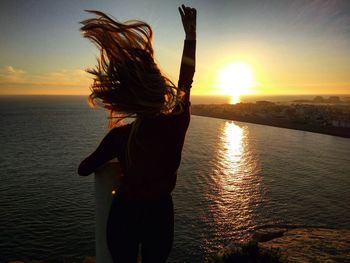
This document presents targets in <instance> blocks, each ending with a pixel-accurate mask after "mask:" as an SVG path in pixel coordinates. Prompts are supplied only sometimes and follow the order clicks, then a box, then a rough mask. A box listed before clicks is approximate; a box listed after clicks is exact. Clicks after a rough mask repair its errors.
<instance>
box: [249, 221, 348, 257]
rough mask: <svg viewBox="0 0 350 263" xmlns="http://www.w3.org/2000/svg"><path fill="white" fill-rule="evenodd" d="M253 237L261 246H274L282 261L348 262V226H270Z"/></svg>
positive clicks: (271, 247)
mask: <svg viewBox="0 0 350 263" xmlns="http://www.w3.org/2000/svg"><path fill="white" fill-rule="evenodd" d="M255 238H256V239H257V241H258V244H259V247H261V248H264V249H278V250H279V251H280V254H281V258H284V259H285V260H286V262H327V263H328V262H350V229H330V228H319V227H293V228H289V227H271V228H265V229H261V230H258V231H257V232H256V233H255Z"/></svg>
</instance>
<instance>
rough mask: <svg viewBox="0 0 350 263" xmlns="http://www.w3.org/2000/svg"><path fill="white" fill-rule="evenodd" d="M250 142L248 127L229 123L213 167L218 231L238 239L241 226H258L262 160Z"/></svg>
mask: <svg viewBox="0 0 350 263" xmlns="http://www.w3.org/2000/svg"><path fill="white" fill-rule="evenodd" d="M249 143H251V141H249V140H248V130H247V129H246V127H244V126H239V125H237V124H235V123H234V122H229V121H227V122H225V124H224V125H223V127H222V130H221V136H220V142H219V145H218V149H217V159H216V160H215V162H216V164H215V166H214V167H213V172H214V175H213V176H214V177H215V178H214V182H215V184H216V187H215V188H216V189H215V190H216V193H212V195H211V198H212V202H213V206H212V211H211V212H212V213H213V214H214V215H213V218H214V220H215V223H216V225H217V226H218V229H217V231H218V233H217V234H218V235H220V236H221V237H222V236H225V235H228V236H227V238H228V239H230V238H231V239H232V238H237V236H234V237H232V234H233V233H236V234H237V235H242V236H243V233H242V232H241V231H239V229H251V228H252V227H254V226H255V223H254V214H255V213H254V208H255V207H256V206H257V204H258V203H259V202H260V200H261V195H260V178H259V176H258V170H259V169H258V162H257V160H256V158H254V150H252V147H251V145H249ZM230 235H231V236H230ZM242 238H243V237H242Z"/></svg>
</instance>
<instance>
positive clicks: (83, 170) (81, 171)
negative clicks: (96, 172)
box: [78, 159, 91, 176]
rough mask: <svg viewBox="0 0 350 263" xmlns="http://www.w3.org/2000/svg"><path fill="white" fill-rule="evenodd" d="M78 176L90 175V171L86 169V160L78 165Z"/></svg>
mask: <svg viewBox="0 0 350 263" xmlns="http://www.w3.org/2000/svg"><path fill="white" fill-rule="evenodd" d="M78 174H79V175H80V176H88V175H89V174H91V171H90V169H88V165H87V162H86V159H85V160H84V161H82V162H81V163H80V165H79V167H78Z"/></svg>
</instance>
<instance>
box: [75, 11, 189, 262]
mask: <svg viewBox="0 0 350 263" xmlns="http://www.w3.org/2000/svg"><path fill="white" fill-rule="evenodd" d="M91 12H92V13H94V14H96V15H97V18H92V19H88V20H85V21H83V22H82V24H83V27H82V28H81V30H82V31H83V33H84V36H85V37H87V38H88V39H90V40H91V41H92V42H94V43H95V44H96V45H97V46H98V47H99V49H100V51H101V56H100V59H99V61H98V62H99V63H98V67H97V68H96V69H93V70H89V72H90V73H92V74H93V75H94V83H93V85H92V88H91V89H92V93H91V95H90V101H91V102H92V103H96V101H97V102H100V103H101V105H102V106H103V107H104V108H106V109H108V110H109V111H110V113H111V120H115V123H116V124H117V125H116V127H115V128H113V129H111V130H110V131H109V133H108V134H107V135H106V136H105V138H104V139H103V140H102V142H101V143H100V145H99V146H98V148H97V149H96V150H95V151H94V152H93V153H92V154H91V155H90V156H88V157H87V158H86V159H85V160H84V161H82V162H81V164H80V166H79V169H78V173H79V174H80V175H82V176H86V175H89V174H91V173H92V172H94V171H96V169H98V168H99V167H100V166H101V165H103V164H105V163H106V162H108V161H109V160H111V159H113V158H116V157H117V158H118V161H119V163H120V166H121V170H122V174H123V176H122V177H121V181H120V187H119V189H118V191H117V194H116V195H115V196H114V198H113V203H112V206H111V210H110V214H109V218H108V224H107V243H108V247H109V250H110V252H111V255H112V258H113V260H114V261H115V262H128V263H132V262H136V260H137V255H138V248H139V245H141V257H142V262H153V263H154V262H165V261H166V259H167V258H168V255H169V253H170V250H171V247H172V243H173V235H174V211H173V203H172V197H171V192H172V191H173V189H174V187H175V183H176V177H177V169H178V168H179V165H180V160H181V152H182V148H183V144H184V139H185V134H186V131H187V128H188V125H189V122H190V88H191V84H192V79H193V75H194V71H195V47H196V10H195V9H194V8H190V7H186V6H184V5H182V6H181V7H179V12H180V15H181V19H182V23H183V27H184V30H185V33H186V39H185V43H184V50H183V56H182V62H181V68H180V77H179V82H178V86H177V87H176V86H175V85H174V84H173V83H172V82H171V81H170V80H169V79H168V78H166V77H165V76H164V75H162V74H161V71H160V70H159V68H158V66H157V65H156V63H155V62H154V57H153V47H152V42H151V40H152V29H151V27H150V26H149V25H148V24H146V23H144V22H141V21H129V22H126V23H119V22H117V21H114V20H113V19H111V18H110V17H108V16H107V15H105V14H104V13H101V12H97V11H91ZM128 116H134V117H135V121H134V122H132V123H131V124H127V125H123V126H122V125H120V122H119V121H120V120H122V119H123V118H125V117H128Z"/></svg>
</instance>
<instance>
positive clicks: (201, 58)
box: [0, 0, 350, 95]
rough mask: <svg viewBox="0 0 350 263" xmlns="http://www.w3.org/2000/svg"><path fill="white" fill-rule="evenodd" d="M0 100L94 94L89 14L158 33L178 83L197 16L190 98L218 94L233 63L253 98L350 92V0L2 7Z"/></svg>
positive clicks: (160, 50)
mask: <svg viewBox="0 0 350 263" xmlns="http://www.w3.org/2000/svg"><path fill="white" fill-rule="evenodd" d="M0 3H1V8H0V24H1V26H0V95H8V94H74V95H83V94H89V85H90V83H91V77H90V76H89V75H88V74H87V73H86V72H85V69H87V68H91V67H94V65H95V64H96V57H97V56H98V50H97V49H96V47H95V46H94V45H93V44H92V43H90V42H89V41H88V40H87V39H84V38H83V37H82V35H81V33H80V32H79V28H80V24H79V21H81V20H83V19H86V18H89V17H91V14H88V13H86V12H84V10H85V9H94V10H100V11H103V12H106V13H107V14H110V15H112V16H113V17H115V18H116V19H118V20H119V21H126V20H128V19H140V20H144V21H145V22H147V23H149V24H150V25H151V26H152V28H153V30H154V48H155V57H156V62H157V63H158V64H159V66H160V68H161V69H162V71H163V72H164V73H165V74H166V75H167V76H168V77H170V78H171V79H172V80H173V81H174V82H175V83H176V82H177V78H178V72H179V66H180V61H181V54H182V47H183V39H184V36H185V35H184V32H183V28H182V24H181V20H180V17H179V13H178V10H177V7H178V6H180V5H181V4H185V5H188V6H192V7H195V8H196V9H197V66H196V74H195V78H194V83H193V88H192V94H194V95H213V94H222V93H223V89H222V87H220V84H219V79H218V78H219V77H218V76H219V75H220V71H222V70H223V69H224V68H225V67H226V66H227V65H229V64H232V63H243V64H245V65H249V67H250V68H251V70H252V75H253V79H254V84H253V87H252V89H251V91H250V92H251V93H252V94H262V95H267V94H276V95H277V94H278V95H283V94H285V95H288V94H350V1H349V0H294V1H293V0H245V1H238V0H237V1H235V0H231V1H228V0H216V1H213V0H196V1H177V0H172V1H165V0H143V1H135V0H115V1H104V0H100V1H97V0H95V1H92V0H80V1H79V0H60V1H50V0H45V1H44V0H25V1H23V0H16V1H13V0H1V2H0Z"/></svg>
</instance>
